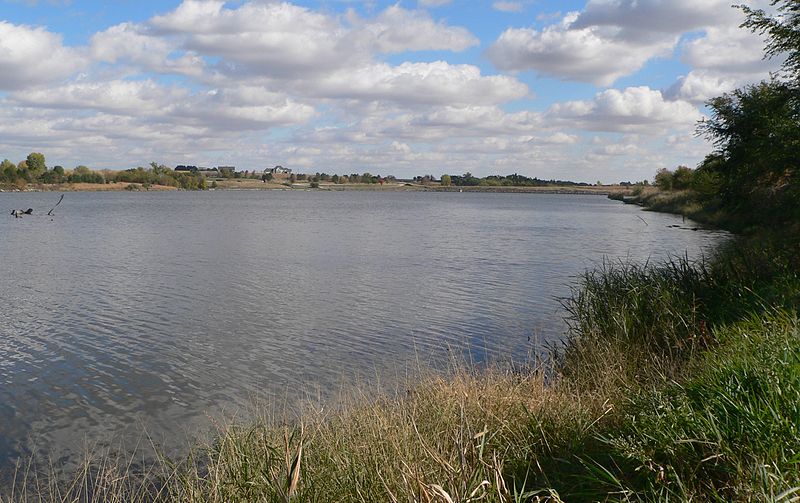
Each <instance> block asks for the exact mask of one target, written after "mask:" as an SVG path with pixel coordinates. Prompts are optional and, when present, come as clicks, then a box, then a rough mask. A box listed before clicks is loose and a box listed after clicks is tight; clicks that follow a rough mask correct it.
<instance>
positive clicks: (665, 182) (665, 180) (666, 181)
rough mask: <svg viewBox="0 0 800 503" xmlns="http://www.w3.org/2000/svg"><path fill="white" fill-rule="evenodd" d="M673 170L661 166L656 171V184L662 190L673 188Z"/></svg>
mask: <svg viewBox="0 0 800 503" xmlns="http://www.w3.org/2000/svg"><path fill="white" fill-rule="evenodd" d="M672 182H673V178H672V171H670V170H668V169H667V168H661V169H659V170H658V171H656V177H655V185H656V187H658V188H659V189H661V190H672Z"/></svg>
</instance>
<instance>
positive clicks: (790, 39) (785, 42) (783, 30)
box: [739, 0, 800, 82]
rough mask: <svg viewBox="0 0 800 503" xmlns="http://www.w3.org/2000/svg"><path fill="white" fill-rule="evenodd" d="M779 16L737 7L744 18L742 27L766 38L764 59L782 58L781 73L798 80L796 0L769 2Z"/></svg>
mask: <svg viewBox="0 0 800 503" xmlns="http://www.w3.org/2000/svg"><path fill="white" fill-rule="evenodd" d="M770 4H771V5H773V6H776V7H777V9H778V12H779V13H780V17H770V16H768V15H767V14H766V13H765V12H764V11H763V10H761V9H755V10H754V9H752V8H750V7H748V6H747V5H740V6H739V8H740V9H742V11H743V12H744V13H745V15H746V16H747V20H746V21H745V22H744V23H743V24H742V27H745V28H749V29H750V30H752V31H754V32H756V33H759V34H761V35H767V36H768V39H767V46H766V48H765V54H766V57H768V58H772V57H775V56H782V55H785V56H786V61H785V62H784V63H783V70H784V72H785V74H786V76H787V77H788V79H789V80H794V81H795V82H797V81H798V80H800V2H798V1H797V0H772V1H771V2H770Z"/></svg>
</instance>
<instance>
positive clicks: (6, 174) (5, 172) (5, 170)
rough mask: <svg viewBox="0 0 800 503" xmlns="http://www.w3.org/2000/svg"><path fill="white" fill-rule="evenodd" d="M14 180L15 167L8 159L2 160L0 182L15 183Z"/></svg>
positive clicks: (15, 174) (15, 175)
mask: <svg viewBox="0 0 800 503" xmlns="http://www.w3.org/2000/svg"><path fill="white" fill-rule="evenodd" d="M16 179H17V166H16V165H15V164H14V163H13V162H11V161H9V160H8V159H4V160H3V162H0V180H5V181H7V182H13V181H16Z"/></svg>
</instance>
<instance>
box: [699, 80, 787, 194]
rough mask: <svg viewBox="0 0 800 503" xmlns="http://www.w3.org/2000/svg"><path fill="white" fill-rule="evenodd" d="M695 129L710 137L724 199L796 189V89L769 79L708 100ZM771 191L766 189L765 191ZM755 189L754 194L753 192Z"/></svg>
mask: <svg viewBox="0 0 800 503" xmlns="http://www.w3.org/2000/svg"><path fill="white" fill-rule="evenodd" d="M708 105H709V107H710V108H711V117H710V119H708V120H706V121H704V122H702V123H701V124H700V125H699V127H698V132H699V133H700V134H701V135H703V136H705V137H706V138H708V139H709V140H711V141H712V143H713V144H714V147H715V149H714V152H713V154H714V155H715V156H718V157H719V159H720V160H722V161H723V162H720V163H717V165H716V166H715V169H716V171H717V172H718V173H719V174H720V176H721V187H720V190H721V194H720V195H721V196H722V198H723V200H724V201H726V202H728V203H731V204H738V203H739V202H741V201H746V200H747V199H752V198H754V197H757V198H761V197H765V196H767V195H768V196H769V197H773V196H775V195H776V194H775V193H774V192H775V190H781V189H787V188H793V189H794V190H797V188H798V182H800V180H798V173H797V171H798V169H799V168H800V166H798V162H797V158H798V157H797V152H800V88H797V87H791V86H790V85H787V84H784V83H781V82H777V81H771V82H762V83H760V84H756V85H753V86H747V87H744V88H742V89H737V90H735V91H733V92H732V93H728V94H724V95H722V96H720V97H718V98H714V99H712V100H711V101H710V102H709V103H708ZM765 190H766V191H767V192H769V193H765V192H764V191H765ZM757 193H758V194H757Z"/></svg>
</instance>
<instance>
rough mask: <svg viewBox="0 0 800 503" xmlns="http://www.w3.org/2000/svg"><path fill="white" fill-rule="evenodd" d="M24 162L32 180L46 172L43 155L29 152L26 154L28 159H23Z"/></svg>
mask: <svg viewBox="0 0 800 503" xmlns="http://www.w3.org/2000/svg"><path fill="white" fill-rule="evenodd" d="M25 162H26V164H27V166H28V171H30V173H31V176H32V177H34V178H38V177H39V176H41V175H42V174H43V173H44V172H45V171H47V166H46V165H45V162H44V154H40V153H39V152H31V153H30V154H28V158H27V159H25Z"/></svg>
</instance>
